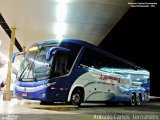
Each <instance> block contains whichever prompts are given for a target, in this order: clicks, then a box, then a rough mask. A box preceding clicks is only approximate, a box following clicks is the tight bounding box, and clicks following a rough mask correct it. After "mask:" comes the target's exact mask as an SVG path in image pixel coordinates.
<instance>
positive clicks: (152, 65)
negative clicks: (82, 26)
mask: <svg viewBox="0 0 160 120" xmlns="http://www.w3.org/2000/svg"><path fill="white" fill-rule="evenodd" d="M143 2H144V1H143ZM150 2H154V0H150ZM155 2H156V1H155ZM159 15H160V14H159V13H158V5H157V6H156V7H155V8H152V7H148V8H142V7H136V8H135V7H134V8H133V7H131V8H130V9H129V10H128V11H127V13H126V14H125V15H124V16H123V17H122V19H121V20H120V21H119V22H118V23H117V24H116V25H115V26H114V28H113V29H112V30H111V31H110V32H109V34H107V36H106V37H105V38H104V40H103V41H102V42H101V43H100V44H99V47H100V48H101V49H103V50H105V51H108V52H110V53H113V54H115V55H117V56H119V57H122V58H124V59H127V60H129V61H131V62H133V63H135V64H136V65H138V66H140V67H143V68H145V69H147V70H149V71H150V74H151V75H150V80H151V95H152V96H160V58H159V57H160V44H159V42H160V37H159V36H160V27H159V22H160V20H159V18H158V16H159ZM158 33H159V34H158Z"/></svg>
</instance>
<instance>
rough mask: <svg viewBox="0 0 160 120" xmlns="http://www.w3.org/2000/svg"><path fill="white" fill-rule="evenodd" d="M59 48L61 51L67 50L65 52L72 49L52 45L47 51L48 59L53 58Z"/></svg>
mask: <svg viewBox="0 0 160 120" xmlns="http://www.w3.org/2000/svg"><path fill="white" fill-rule="evenodd" d="M57 50H60V51H65V52H69V51H71V50H70V49H68V48H63V47H52V48H50V49H49V50H48V51H47V53H46V60H47V61H49V60H50V59H51V56H52V53H53V52H55V51H57Z"/></svg>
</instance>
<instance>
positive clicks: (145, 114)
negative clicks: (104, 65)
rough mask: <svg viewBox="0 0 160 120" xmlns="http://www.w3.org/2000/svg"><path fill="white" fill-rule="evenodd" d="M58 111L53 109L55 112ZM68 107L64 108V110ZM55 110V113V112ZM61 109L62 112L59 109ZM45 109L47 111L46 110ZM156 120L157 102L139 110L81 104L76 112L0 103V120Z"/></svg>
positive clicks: (27, 103)
mask: <svg viewBox="0 0 160 120" xmlns="http://www.w3.org/2000/svg"><path fill="white" fill-rule="evenodd" d="M58 107H59V108H61V109H57V108H58ZM67 107H68V108H67ZM55 108H56V109H55ZM63 108H65V109H63ZM46 109H47V110H46ZM61 119H63V120H130V119H133V120H160V102H149V103H146V104H143V105H142V106H140V107H128V106H124V105H118V106H112V107H109V106H106V105H105V104H87V103H85V104H82V106H81V107H80V108H77V107H76V106H69V105H65V104H59V103H58V104H56V105H52V106H42V105H39V102H37V101H28V100H17V99H12V100H11V101H3V100H2V99H1V100H0V120H61Z"/></svg>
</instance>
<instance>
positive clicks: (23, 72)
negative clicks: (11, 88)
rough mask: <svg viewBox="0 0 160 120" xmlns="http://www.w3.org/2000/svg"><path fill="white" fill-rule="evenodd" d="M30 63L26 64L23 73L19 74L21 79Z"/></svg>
mask: <svg viewBox="0 0 160 120" xmlns="http://www.w3.org/2000/svg"><path fill="white" fill-rule="evenodd" d="M29 65H30V62H29V63H28V64H27V65H26V67H25V68H24V70H23V71H22V73H21V75H20V76H19V79H20V80H22V75H23V73H24V72H25V71H26V69H27V67H28V66H29Z"/></svg>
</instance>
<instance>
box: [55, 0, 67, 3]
mask: <svg viewBox="0 0 160 120" xmlns="http://www.w3.org/2000/svg"><path fill="white" fill-rule="evenodd" d="M69 1H70V0H56V2H57V3H68V2H69Z"/></svg>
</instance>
